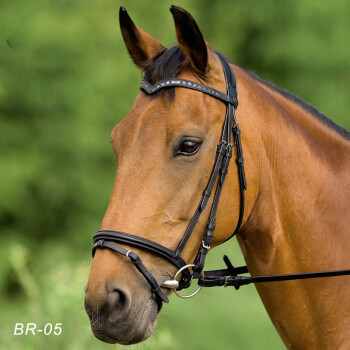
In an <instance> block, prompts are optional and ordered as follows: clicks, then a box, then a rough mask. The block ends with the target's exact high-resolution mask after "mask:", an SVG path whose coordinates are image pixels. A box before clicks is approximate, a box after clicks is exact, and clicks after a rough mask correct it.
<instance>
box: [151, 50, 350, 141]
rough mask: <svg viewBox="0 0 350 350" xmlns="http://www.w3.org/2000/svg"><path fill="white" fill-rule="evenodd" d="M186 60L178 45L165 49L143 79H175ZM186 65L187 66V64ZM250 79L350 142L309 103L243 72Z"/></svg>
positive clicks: (345, 133)
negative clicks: (297, 106) (294, 104)
mask: <svg viewBox="0 0 350 350" xmlns="http://www.w3.org/2000/svg"><path fill="white" fill-rule="evenodd" d="M186 62H187V59H186V56H185V54H184V53H183V52H182V50H181V49H180V47H179V46H178V45H175V46H173V47H172V48H170V49H168V50H167V49H165V50H164V51H162V52H160V53H159V54H158V55H157V56H155V57H154V58H153V59H152V60H151V61H150V62H149V63H148V64H147V66H146V67H145V69H144V79H145V80H146V81H148V82H149V83H150V84H152V85H153V84H155V83H156V82H157V81H159V80H162V79H169V78H175V77H177V76H178V75H179V74H180V71H181V69H182V68H183V66H184V65H185V64H186ZM187 64H189V63H188V62H187ZM245 72H246V73H247V74H248V75H249V76H250V77H252V78H253V79H254V80H256V81H258V82H260V83H262V84H264V85H266V86H267V87H269V88H270V89H272V90H274V91H276V92H278V93H279V94H281V95H282V96H284V97H285V98H287V99H288V100H290V101H292V102H294V103H296V104H297V105H299V106H300V107H302V108H303V109H305V110H306V111H307V112H309V113H310V114H312V115H313V116H314V117H316V118H317V119H318V120H320V121H321V122H322V123H323V124H325V125H326V126H328V127H329V128H331V129H333V130H334V131H336V132H337V133H338V134H339V135H341V136H342V137H344V138H345V139H347V140H350V132H349V131H347V130H346V129H344V128H343V127H342V126H340V125H339V124H337V123H335V122H334V121H333V120H331V119H329V118H328V117H327V116H326V115H325V114H323V113H321V112H320V111H319V110H317V109H316V108H315V107H313V106H311V105H310V104H309V103H307V102H305V101H304V100H302V99H301V98H300V97H298V96H296V95H294V94H292V93H291V92H289V91H287V90H285V89H280V88H279V87H277V86H276V85H275V84H273V83H271V82H269V81H266V80H264V79H262V78H260V77H258V76H257V75H256V74H255V73H253V72H249V71H245ZM164 91H167V92H168V93H169V97H170V99H173V98H174V88H168V89H166V90H159V91H158V92H157V93H155V94H154V95H153V96H159V95H160V94H162V93H164Z"/></svg>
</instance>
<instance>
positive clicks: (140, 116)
mask: <svg viewBox="0 0 350 350" xmlns="http://www.w3.org/2000/svg"><path fill="white" fill-rule="evenodd" d="M210 102H214V103H215V100H214V99H213V100H211V99H210V98H209V102H208V100H207V102H205V101H204V100H203V96H202V94H200V93H198V92H197V91H191V90H186V89H181V88H178V89H175V97H174V99H172V100H171V99H170V98H169V96H168V94H167V93H166V92H165V93H163V94H162V95H160V96H157V97H151V96H147V95H145V94H144V93H141V94H140V95H139V96H138V97H137V99H136V101H135V103H134V106H133V107H132V109H131V111H130V113H129V114H128V116H127V117H126V118H124V120H123V121H122V122H121V123H119V124H118V125H117V126H116V127H115V128H114V129H113V131H112V139H124V143H125V142H127V141H128V140H132V139H135V136H137V139H138V140H139V141H141V140H145V139H149V138H152V137H154V136H157V137H162V136H163V137H173V136H175V135H177V134H178V133H181V132H184V131H186V130H188V131H190V130H192V129H195V128H196V129H199V128H203V130H205V129H206V128H207V127H208V125H209V124H210V112H208V111H209V110H210Z"/></svg>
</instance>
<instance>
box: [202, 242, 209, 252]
mask: <svg viewBox="0 0 350 350" xmlns="http://www.w3.org/2000/svg"><path fill="white" fill-rule="evenodd" d="M202 247H203V248H205V249H207V250H209V249H210V245H205V244H204V240H203V241H202Z"/></svg>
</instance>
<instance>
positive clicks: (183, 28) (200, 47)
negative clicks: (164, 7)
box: [170, 6, 208, 73]
mask: <svg viewBox="0 0 350 350" xmlns="http://www.w3.org/2000/svg"><path fill="white" fill-rule="evenodd" d="M170 12H171V14H172V15H173V17H174V21H175V28H176V36H177V40H178V42H179V46H180V48H181V50H182V51H183V52H184V54H185V55H186V56H187V57H188V58H189V60H190V62H191V65H192V67H193V68H194V69H195V70H196V71H199V72H200V73H206V71H207V66H208V48H207V45H206V43H205V40H204V38H203V35H202V33H201V31H200V30H199V28H198V25H197V23H196V21H195V20H194V19H193V17H192V16H191V15H190V14H189V13H188V12H187V11H185V10H184V9H182V8H181V7H177V6H171V7H170Z"/></svg>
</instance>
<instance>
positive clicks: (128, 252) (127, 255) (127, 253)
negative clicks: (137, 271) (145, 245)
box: [125, 250, 132, 259]
mask: <svg viewBox="0 0 350 350" xmlns="http://www.w3.org/2000/svg"><path fill="white" fill-rule="evenodd" d="M130 253H132V251H131V250H128V251H127V252H126V254H125V256H126V257H127V258H129V259H130V257H129V254H130Z"/></svg>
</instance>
